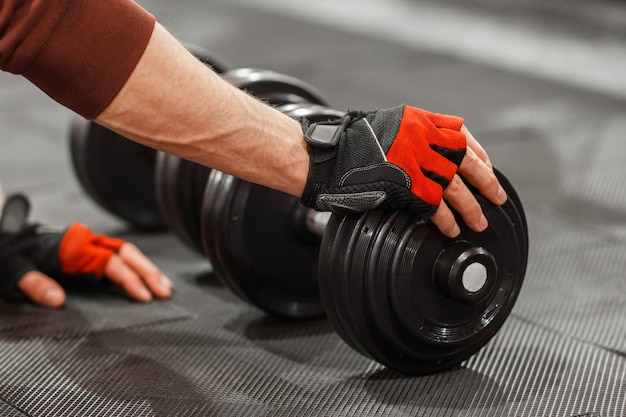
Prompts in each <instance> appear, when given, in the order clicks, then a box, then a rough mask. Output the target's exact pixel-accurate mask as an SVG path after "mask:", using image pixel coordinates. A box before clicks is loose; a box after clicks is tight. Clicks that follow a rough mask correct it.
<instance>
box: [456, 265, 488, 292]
mask: <svg viewBox="0 0 626 417" xmlns="http://www.w3.org/2000/svg"><path fill="white" fill-rule="evenodd" d="M461 282H462V284H463V288H465V290H466V291H467V292H469V293H476V292H478V291H480V290H481V289H483V287H484V286H485V284H486V283H487V268H486V267H485V265H483V264H481V263H480V262H474V263H472V264H469V265H468V266H467V267H466V268H465V271H463V276H462V278H461Z"/></svg>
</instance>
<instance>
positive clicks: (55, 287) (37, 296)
mask: <svg viewBox="0 0 626 417" xmlns="http://www.w3.org/2000/svg"><path fill="white" fill-rule="evenodd" d="M17 286H18V288H19V289H20V291H22V293H23V294H24V295H25V296H26V298H28V299H29V300H31V301H32V302H34V303H36V304H39V305H42V306H44V307H50V308H58V307H61V306H62V305H63V304H65V298H66V296H65V291H64V290H63V288H62V287H61V286H60V285H59V283H58V282H56V281H55V280H53V279H52V278H50V277H49V276H47V275H45V274H43V273H41V272H39V271H30V272H27V273H26V274H24V275H23V276H22V278H20V280H19V281H18V283H17Z"/></svg>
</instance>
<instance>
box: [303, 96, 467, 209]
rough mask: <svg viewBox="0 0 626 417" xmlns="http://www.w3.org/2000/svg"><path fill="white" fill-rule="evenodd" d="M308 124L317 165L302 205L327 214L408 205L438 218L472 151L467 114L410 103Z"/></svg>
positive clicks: (312, 168) (312, 156) (312, 161)
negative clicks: (467, 135)
mask: <svg viewBox="0 0 626 417" xmlns="http://www.w3.org/2000/svg"><path fill="white" fill-rule="evenodd" d="M302 124H303V129H304V136H305V141H306V142H307V145H308V149H309V154H310V167H309V176H308V179H307V184H306V187H305V189H304V193H303V195H302V198H301V202H302V204H304V205H305V206H307V207H312V208H314V209H316V210H319V211H332V212H335V213H339V214H349V213H355V212H362V211H367V210H371V209H374V208H380V209H394V210H396V209H405V208H406V209H411V210H414V211H416V212H418V213H419V214H420V215H421V216H422V217H423V218H425V219H426V218H430V217H431V216H432V215H433V214H434V213H435V211H436V210H437V207H438V206H439V204H440V203H441V199H442V196H443V190H444V189H445V188H446V187H447V186H448V184H449V183H450V181H452V178H453V177H454V175H455V174H456V172H457V170H458V167H459V165H460V164H461V161H462V160H463V157H464V156H465V149H466V138H465V134H463V133H461V132H460V129H461V127H462V126H463V119H461V118H460V117H456V116H448V115H442V114H437V113H432V112H429V111H426V110H422V109H418V108H416V107H411V106H406V105H403V106H399V107H395V108H391V109H386V110H376V111H372V112H349V113H347V114H346V115H345V116H344V117H343V118H341V119H337V120H332V121H328V122H320V123H308V121H307V120H302Z"/></svg>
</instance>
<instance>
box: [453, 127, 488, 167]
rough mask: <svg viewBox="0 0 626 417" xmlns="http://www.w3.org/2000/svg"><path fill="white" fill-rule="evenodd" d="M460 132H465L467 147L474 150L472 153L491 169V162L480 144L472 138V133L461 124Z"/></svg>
mask: <svg viewBox="0 0 626 417" xmlns="http://www.w3.org/2000/svg"><path fill="white" fill-rule="evenodd" d="M461 132H462V133H464V134H465V140H466V143H467V147H468V148H470V149H471V150H472V151H474V154H476V156H478V158H480V160H481V161H483V163H484V164H485V165H487V167H489V169H491V170H493V165H492V164H491V160H490V159H489V155H488V154H487V151H485V149H484V148H483V147H482V145H481V144H480V143H479V142H478V141H477V140H476V139H475V138H474V135H472V133H471V132H470V131H469V129H468V128H467V126H465V125H463V126H461Z"/></svg>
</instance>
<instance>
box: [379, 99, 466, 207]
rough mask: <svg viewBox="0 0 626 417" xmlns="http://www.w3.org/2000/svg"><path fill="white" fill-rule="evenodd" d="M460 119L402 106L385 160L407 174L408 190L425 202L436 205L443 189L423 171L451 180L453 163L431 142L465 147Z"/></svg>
mask: <svg viewBox="0 0 626 417" xmlns="http://www.w3.org/2000/svg"><path fill="white" fill-rule="evenodd" d="M462 126H463V119H462V118H460V117H457V116H448V115H441V114H436V113H431V112H429V111H426V110H422V109H418V108H416V107H411V106H406V107H405V109H404V115H403V117H402V121H401V123H400V127H399V129H398V133H397V135H396V139H395V140H394V142H393V144H392V145H391V147H390V148H389V151H388V152H387V160H388V161H389V162H391V163H393V164H395V165H397V166H399V167H400V168H402V169H403V170H404V171H406V172H407V174H408V175H409V177H411V181H412V185H411V192H412V193H413V194H415V195H417V196H419V197H420V198H421V199H422V200H424V201H425V202H426V203H428V204H431V205H434V206H437V205H439V202H440V201H441V195H442V193H443V190H442V187H441V185H439V184H437V183H436V182H434V181H432V180H431V179H430V178H428V177H426V176H425V175H424V174H423V172H422V171H423V170H424V171H430V172H432V173H435V174H437V175H439V176H441V177H444V178H446V179H447V180H448V181H451V180H452V178H454V175H455V174H456V171H457V168H458V167H457V165H456V164H454V163H453V162H451V161H450V160H448V159H447V158H446V157H445V156H443V155H441V154H439V153H438V152H436V151H435V150H433V149H432V148H431V145H435V146H440V147H442V148H448V149H452V150H462V149H465V146H466V139H465V135H464V134H463V133H461V132H460V131H459V130H460V129H461V127H462Z"/></svg>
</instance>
